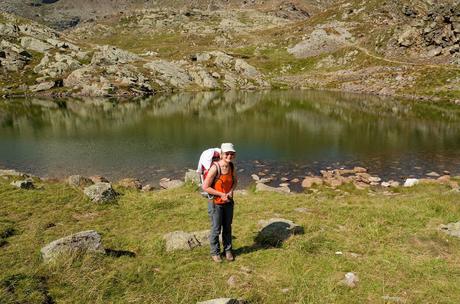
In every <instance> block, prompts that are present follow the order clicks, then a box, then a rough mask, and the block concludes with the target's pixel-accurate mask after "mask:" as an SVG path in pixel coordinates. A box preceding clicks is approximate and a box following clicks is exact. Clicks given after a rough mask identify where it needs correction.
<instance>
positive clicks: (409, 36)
mask: <svg viewBox="0 0 460 304" xmlns="http://www.w3.org/2000/svg"><path fill="white" fill-rule="evenodd" d="M418 36H419V33H418V31H417V29H416V28H414V27H411V26H409V27H407V28H406V29H404V31H403V32H402V33H401V35H399V37H398V44H399V46H402V47H410V46H411V45H412V44H414V43H415V40H416V39H417V37H418Z"/></svg>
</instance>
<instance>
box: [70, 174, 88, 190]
mask: <svg viewBox="0 0 460 304" xmlns="http://www.w3.org/2000/svg"><path fill="white" fill-rule="evenodd" d="M67 184H68V185H69V186H72V187H77V188H84V187H88V186H91V185H92V184H94V183H93V181H92V180H91V179H89V178H87V177H85V176H82V175H71V176H69V177H68V178H67Z"/></svg>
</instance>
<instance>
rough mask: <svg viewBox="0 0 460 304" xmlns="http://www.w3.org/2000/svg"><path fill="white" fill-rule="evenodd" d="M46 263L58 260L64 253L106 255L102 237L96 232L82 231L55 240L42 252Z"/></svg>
mask: <svg viewBox="0 0 460 304" xmlns="http://www.w3.org/2000/svg"><path fill="white" fill-rule="evenodd" d="M40 252H41V255H42V257H43V260H44V261H45V262H48V261H51V260H54V259H56V258H57V257H58V256H59V255H60V254H62V253H71V254H75V253H76V254H84V253H86V252H99V253H104V252H105V250H104V247H103V246H102V244H101V236H100V235H99V233H97V232H96V231H94V230H88V231H82V232H78V233H76V234H72V235H69V236H66V237H64V238H62V239H58V240H55V241H53V242H51V243H49V244H48V245H46V246H45V247H43V248H42V249H41V250H40Z"/></svg>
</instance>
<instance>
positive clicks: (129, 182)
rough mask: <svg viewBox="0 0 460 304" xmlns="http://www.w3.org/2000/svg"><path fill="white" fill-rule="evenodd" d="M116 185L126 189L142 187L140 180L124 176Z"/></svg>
mask: <svg viewBox="0 0 460 304" xmlns="http://www.w3.org/2000/svg"><path fill="white" fill-rule="evenodd" d="M118 185H119V186H120V187H123V188H127V189H134V190H140V189H142V184H141V182H140V181H139V180H138V179H136V178H124V179H122V180H120V181H118Z"/></svg>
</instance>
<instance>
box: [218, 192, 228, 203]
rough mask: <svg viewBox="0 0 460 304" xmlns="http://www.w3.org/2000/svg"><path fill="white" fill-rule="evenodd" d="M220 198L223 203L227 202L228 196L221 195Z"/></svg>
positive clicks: (225, 194)
mask: <svg viewBox="0 0 460 304" xmlns="http://www.w3.org/2000/svg"><path fill="white" fill-rule="evenodd" d="M220 198H221V199H222V201H223V202H226V201H228V195H227V193H222V195H221V196H220Z"/></svg>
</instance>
